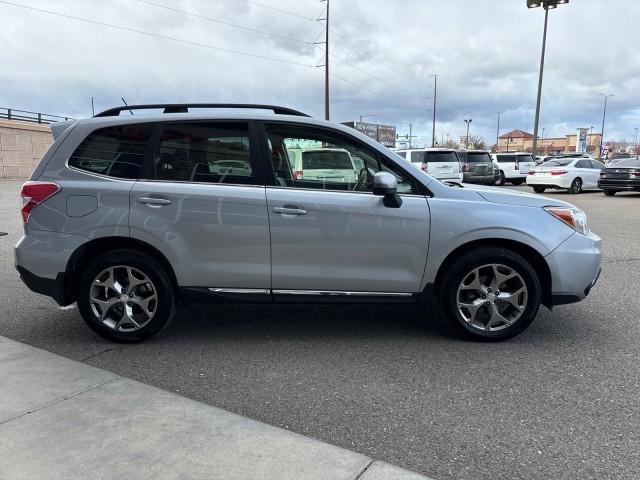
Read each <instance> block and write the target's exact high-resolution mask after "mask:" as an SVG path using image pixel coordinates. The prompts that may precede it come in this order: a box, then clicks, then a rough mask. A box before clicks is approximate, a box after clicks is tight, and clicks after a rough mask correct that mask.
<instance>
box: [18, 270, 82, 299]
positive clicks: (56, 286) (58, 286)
mask: <svg viewBox="0 0 640 480" xmlns="http://www.w3.org/2000/svg"><path fill="white" fill-rule="evenodd" d="M16 270H18V275H20V278H21V279H22V281H23V282H24V284H25V285H26V286H27V287H28V288H29V290H31V291H32V292H35V293H39V294H41V295H46V296H48V297H51V298H53V299H54V300H55V301H56V302H57V303H58V305H61V306H63V307H64V306H66V305H69V304H70V303H73V302H72V301H71V300H70V298H69V295H67V293H66V291H65V278H64V273H62V272H61V273H58V275H57V276H56V278H54V279H53V278H46V277H39V276H38V275H35V274H34V273H32V272H30V271H29V270H27V269H26V268H24V267H21V266H19V265H18V266H16Z"/></svg>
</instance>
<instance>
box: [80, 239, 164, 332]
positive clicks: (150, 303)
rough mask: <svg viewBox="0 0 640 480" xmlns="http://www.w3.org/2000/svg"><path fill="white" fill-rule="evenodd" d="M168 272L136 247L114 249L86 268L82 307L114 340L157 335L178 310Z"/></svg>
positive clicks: (86, 317)
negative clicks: (134, 248) (135, 249)
mask: <svg viewBox="0 0 640 480" xmlns="http://www.w3.org/2000/svg"><path fill="white" fill-rule="evenodd" d="M174 297H175V296H174V291H173V288H172V284H171V281H170V280H169V277H168V276H167V272H166V271H165V270H164V269H163V268H162V266H160V265H159V264H158V263H157V262H156V261H155V260H153V259H152V258H150V257H148V256H146V255H144V254H142V253H139V252H136V251H133V250H114V251H112V252H108V253H105V254H104V255H101V256H100V257H98V258H96V259H95V260H94V261H93V262H91V263H90V264H89V266H88V267H87V268H86V269H85V270H84V272H83V273H82V276H81V278H80V282H79V288H78V308H79V310H80V313H81V314H82V316H83V318H84V320H85V322H87V324H88V325H89V327H91V329H92V330H94V331H95V332H96V333H98V334H99V335H101V336H103V337H104V338H107V339H109V340H112V341H115V342H125V343H128V342H139V341H142V340H146V339H148V338H150V337H152V336H153V335H155V334H156V333H158V332H159V331H160V330H161V329H162V328H163V327H164V326H165V325H167V324H168V323H169V321H170V320H171V318H172V317H173V315H174V312H175V298H174Z"/></svg>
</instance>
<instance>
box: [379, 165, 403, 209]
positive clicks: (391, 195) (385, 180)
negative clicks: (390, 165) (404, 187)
mask: <svg viewBox="0 0 640 480" xmlns="http://www.w3.org/2000/svg"><path fill="white" fill-rule="evenodd" d="M397 192H398V179H397V178H396V177H395V175H392V174H390V173H389V172H378V173H376V174H375V175H374V176H373V194H374V195H378V196H381V197H384V198H383V199H382V203H383V204H384V206H385V207H388V208H400V206H401V205H402V198H400V195H398V193H397Z"/></svg>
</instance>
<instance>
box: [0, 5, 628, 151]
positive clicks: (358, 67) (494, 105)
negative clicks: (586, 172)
mask: <svg viewBox="0 0 640 480" xmlns="http://www.w3.org/2000/svg"><path fill="white" fill-rule="evenodd" d="M12 1H13V2H14V3H19V4H21V5H25V6H29V7H33V8H39V9H45V10H50V11H55V12H58V13H61V14H66V15H73V16H77V17H82V18H86V19H92V20H95V21H98V22H104V23H110V24H114V25H119V26H122V27H126V28H131V29H136V30H140V31H144V32H149V33H153V34H157V35H161V36H169V37H173V38H177V39H182V40H185V41H188V42H194V43H200V44H203V45H209V46H211V47H219V48H224V49H227V50H234V51H237V52H245V53H250V54H252V55H256V56H264V57H269V58H272V59H280V60H284V62H276V61H272V60H266V59H262V58H257V57H251V56H246V55H240V54H238V53H230V52H223V51H220V50H216V49H214V48H206V47H203V46H196V45H186V44H183V43H178V42H175V41H171V40H168V39H165V38H157V37H153V36H148V35H142V34H139V33H133V32H130V31H123V30H118V29H114V28H110V27H107V26H101V25H96V24H91V23H85V22H81V21H78V20H73V19H69V18H64V17H60V16H54V15H50V14H46V13H42V12H36V11H32V10H27V9H23V8H18V7H15V6H10V5H6V4H1V3H0V18H2V20H3V22H2V23H3V30H2V33H1V34H0V35H1V39H2V45H3V48H2V49H1V50H0V61H1V65H2V69H0V104H1V105H2V106H7V107H13V108H18V109H25V110H33V111H43V112H48V113H54V114H63V115H71V116H77V117H80V116H87V115H89V114H90V113H91V111H90V105H91V103H90V98H91V97H92V96H93V97H95V99H96V105H97V108H98V109H104V108H108V107H110V106H113V105H115V104H119V103H120V97H124V98H125V99H126V100H127V101H128V102H131V103H145V102H178V101H194V102H195V101H201V102H217V101H220V102H259V103H277V104H283V105H287V106H291V107H294V108H297V109H300V110H303V111H308V112H309V113H311V114H314V115H317V116H322V115H323V70H322V68H318V67H316V66H317V65H321V64H323V63H324V51H323V45H313V42H316V41H318V42H321V41H323V40H324V38H323V24H322V22H318V21H315V19H317V18H318V17H319V16H321V15H322V14H323V8H324V4H322V3H320V2H315V1H312V0H304V1H295V2H294V1H286V0H270V1H269V2H267V0H262V2H257V3H264V4H267V5H269V6H271V7H273V8H271V9H270V8H265V7H262V6H259V5H257V4H256V2H248V1H245V0H217V1H215V2H212V1H206V0H178V1H173V2H170V1H169V0H149V1H151V2H152V3H158V4H162V5H165V6H169V7H171V8H174V9H179V10H185V11H189V12H193V13H196V14H198V15H201V16H206V17H210V18H213V19H216V20H219V21H222V22H228V23H235V24H239V25H243V26H245V27H248V28H252V29H257V30H263V31H266V32H271V33H273V34H276V35H278V36H279V37H275V36H270V35H266V34H263V33H257V32H250V31H247V30H243V29H240V28H234V27H231V26H228V25H223V24H221V23H218V22H213V21H208V20H206V19H203V18H197V17H195V16H189V15H185V14H182V13H179V12H175V11H171V10H168V9H165V8H160V7H157V6H153V5H150V4H149V3H145V2H142V1H136V0H114V1H110V2H87V1H86V0H59V1H58V2H50V1H45V0H12ZM638 8H639V7H638V6H637V2H634V1H633V0H616V1H615V2H607V3H605V2H601V1H599V0H580V1H577V0H576V1H572V2H570V3H569V4H568V5H563V6H560V7H559V8H558V9H556V10H554V11H551V12H550V14H549V17H550V18H549V33H548V45H547V59H546V65H545V77H544V87H543V97H542V110H541V118H540V122H541V123H540V124H541V127H545V136H547V137H548V136H551V135H565V134H567V133H571V132H572V131H573V129H574V128H576V127H582V126H584V127H590V126H592V125H593V126H594V127H595V128H594V130H595V131H598V130H599V129H600V125H601V119H602V98H601V97H600V96H599V95H598V93H600V92H603V93H614V94H615V97H613V98H612V99H611V100H610V102H609V107H608V111H607V119H608V120H607V127H606V130H607V138H611V139H620V140H625V139H626V140H629V139H630V138H631V136H632V135H633V133H634V130H633V129H634V128H635V126H637V125H638V124H639V123H640V105H639V100H640V93H639V92H640V89H639V88H638V87H640V79H639V77H638V74H637V71H638V66H639V65H640V51H638V49H637V48H636V47H635V42H634V38H633V32H634V29H635V28H636V25H635V23H636V22H635V19H636V18H637V13H638V12H637V11H638ZM277 9H281V10H286V11H290V12H295V13H296V14H298V15H300V16H302V17H306V18H300V17H299V16H293V15H287V14H284V13H282V12H279V11H277ZM631 13H636V15H632V14H631ZM543 16H544V12H543V10H542V9H535V10H528V9H527V8H526V6H525V2H524V0H522V1H515V0H482V1H469V0H449V1H447V2H442V1H436V0H406V1H404V2H389V1H386V0H348V1H347V0H340V1H334V2H332V11H331V25H332V26H331V32H330V33H331V39H330V41H331V43H330V46H331V52H332V57H330V72H331V73H332V77H331V104H332V119H334V120H337V121H347V120H353V119H357V118H358V117H359V116H360V115H365V114H375V115H376V116H374V117H371V118H370V120H371V121H379V122H381V123H392V124H400V123H409V122H410V123H412V124H413V130H414V132H417V135H418V136H419V139H418V141H419V142H421V143H430V140H431V115H432V111H431V104H432V100H431V98H432V96H433V87H432V86H433V79H432V76H431V75H433V74H437V75H438V105H437V126H436V137H437V138H441V137H442V136H446V135H447V134H450V135H451V136H453V137H454V138H457V137H459V136H460V135H462V134H464V131H465V126H464V123H463V121H462V120H463V119H464V118H473V123H472V132H471V133H473V134H480V135H483V136H484V137H485V138H486V139H487V141H488V142H491V141H493V140H494V139H495V134H496V126H497V124H496V123H497V122H496V120H497V112H501V122H500V123H501V131H502V132H505V131H507V130H511V129H515V128H519V129H523V130H528V131H532V129H533V116H534V108H535V100H536V98H535V97H536V87H537V80H538V67H539V60H540V48H541V40H542V25H543ZM281 37H289V38H291V39H296V40H298V41H292V40H287V39H285V38H281ZM286 62H293V63H298V64H304V65H295V64H290V63H286ZM407 128H408V127H406V126H402V127H399V129H400V130H402V131H403V132H404V130H406V129H407Z"/></svg>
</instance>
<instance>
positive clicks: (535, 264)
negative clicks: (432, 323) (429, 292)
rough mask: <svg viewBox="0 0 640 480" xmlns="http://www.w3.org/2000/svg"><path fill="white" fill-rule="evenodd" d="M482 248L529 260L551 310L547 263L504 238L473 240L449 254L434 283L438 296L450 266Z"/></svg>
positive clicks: (543, 296) (514, 242)
mask: <svg viewBox="0 0 640 480" xmlns="http://www.w3.org/2000/svg"><path fill="white" fill-rule="evenodd" d="M482 247H502V248H505V249H507V250H511V251H513V252H515V253H517V254H519V255H521V256H522V257H523V258H524V259H525V260H527V261H528V262H529V263H530V264H531V267H532V268H533V269H534V270H535V272H536V273H537V274H538V278H539V279H540V285H541V287H542V304H543V305H544V306H546V307H547V308H551V306H552V303H551V270H550V269H549V265H548V264H547V261H546V260H545V259H544V257H543V256H542V255H541V254H540V253H539V252H537V251H536V250H535V249H534V248H533V247H531V246H529V245H527V244H525V243H522V242H518V241H516V240H509V239H503V238H491V239H479V240H473V241H470V242H467V243H464V244H462V245H460V246H458V247H456V248H455V249H454V250H453V251H451V252H449V254H448V255H447V257H446V258H445V259H444V261H443V262H442V264H441V265H440V267H439V268H438V272H437V273H436V277H435V281H434V293H435V295H436V296H437V295H439V289H440V286H441V285H442V278H443V277H444V275H445V273H446V272H447V270H448V268H449V266H450V265H451V264H452V263H453V262H454V261H455V260H456V259H458V258H460V257H461V256H462V255H464V254H466V253H468V252H470V251H473V250H476V249H478V248H482Z"/></svg>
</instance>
